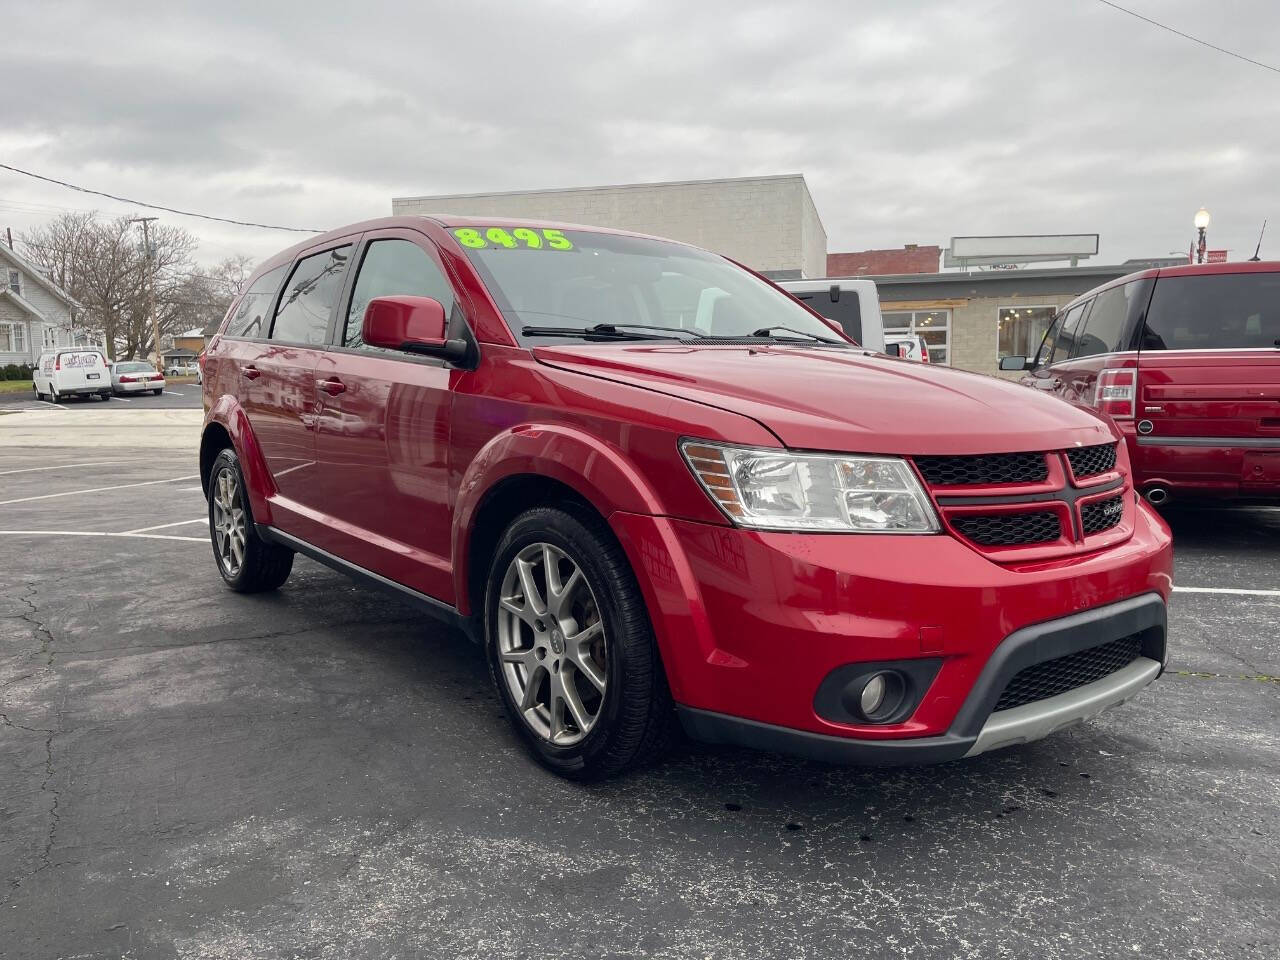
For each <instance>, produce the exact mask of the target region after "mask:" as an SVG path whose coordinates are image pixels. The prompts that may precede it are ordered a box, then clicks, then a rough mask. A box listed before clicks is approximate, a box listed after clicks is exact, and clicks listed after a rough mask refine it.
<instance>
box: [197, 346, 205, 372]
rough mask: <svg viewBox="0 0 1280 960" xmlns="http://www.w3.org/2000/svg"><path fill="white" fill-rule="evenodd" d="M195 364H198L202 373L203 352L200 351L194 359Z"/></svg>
mask: <svg viewBox="0 0 1280 960" xmlns="http://www.w3.org/2000/svg"><path fill="white" fill-rule="evenodd" d="M196 363H198V364H200V372H201V373H204V351H203V350H201V351H200V355H199V356H198V357H196Z"/></svg>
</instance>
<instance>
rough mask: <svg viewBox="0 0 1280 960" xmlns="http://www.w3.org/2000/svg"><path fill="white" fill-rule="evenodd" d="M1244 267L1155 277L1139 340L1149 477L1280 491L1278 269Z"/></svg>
mask: <svg viewBox="0 0 1280 960" xmlns="http://www.w3.org/2000/svg"><path fill="white" fill-rule="evenodd" d="M1240 266H1241V267H1243V268H1245V269H1244V270H1242V271H1240V272H1235V273H1213V274H1174V275H1161V276H1160V277H1159V278H1158V279H1157V280H1156V283H1155V290H1154V291H1153V293H1152V296H1151V304H1150V307H1149V308H1148V310H1147V317H1146V324H1145V326H1144V328H1143V331H1142V337H1141V340H1140V344H1139V351H1140V352H1139V377H1138V399H1139V404H1138V406H1139V409H1138V414H1137V415H1138V418H1139V422H1138V427H1139V434H1140V435H1139V436H1138V439H1137V442H1138V445H1139V447H1140V448H1141V451H1142V457H1143V462H1144V467H1145V473H1146V474H1147V475H1148V476H1149V477H1152V478H1156V479H1160V480H1166V481H1168V482H1170V483H1171V484H1173V485H1175V486H1180V487H1185V488H1200V489H1205V490H1217V491H1220V492H1227V493H1230V492H1233V491H1234V490H1238V491H1239V492H1241V493H1254V492H1256V493H1280V273H1278V272H1270V271H1267V272H1264V271H1257V270H1252V269H1249V267H1248V265H1245V264H1241V265H1240ZM1144 421H1145V422H1144Z"/></svg>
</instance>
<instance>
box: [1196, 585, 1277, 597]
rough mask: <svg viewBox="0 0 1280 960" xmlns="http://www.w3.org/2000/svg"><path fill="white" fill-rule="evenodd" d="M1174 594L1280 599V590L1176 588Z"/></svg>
mask: <svg viewBox="0 0 1280 960" xmlns="http://www.w3.org/2000/svg"><path fill="white" fill-rule="evenodd" d="M1173 592H1174V593H1222V594H1228V595H1231V596H1237V597H1280V590H1237V589H1235V588H1234V587H1174V588H1173Z"/></svg>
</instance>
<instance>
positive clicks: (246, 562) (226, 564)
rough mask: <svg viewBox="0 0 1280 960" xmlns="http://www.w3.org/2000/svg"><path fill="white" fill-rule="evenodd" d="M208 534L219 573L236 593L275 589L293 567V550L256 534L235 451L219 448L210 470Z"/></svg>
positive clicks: (286, 577) (285, 578) (287, 576)
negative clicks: (219, 450) (269, 541)
mask: <svg viewBox="0 0 1280 960" xmlns="http://www.w3.org/2000/svg"><path fill="white" fill-rule="evenodd" d="M209 536H210V538H211V539H212V541H213V556H214V559H215V560H216V561H217V564H218V573H220V574H222V579H223V580H225V581H226V583H227V586H229V587H230V588H231V589H232V590H235V591H236V592H237V593H261V592H263V591H266V590H275V589H276V588H277V587H279V586H280V585H281V584H282V583H284V582H285V580H287V579H289V572H290V571H291V570H292V569H293V551H292V550H290V549H289V548H288V547H282V546H280V545H279V544H275V543H268V542H267V541H266V540H263V539H262V538H261V537H260V536H258V532H257V529H256V528H255V527H254V525H253V514H252V512H251V511H250V508H249V496H248V493H247V491H246V490H245V485H244V474H243V473H241V471H240V461H239V459H238V458H237V457H236V454H235V451H234V450H232V449H230V448H227V449H225V450H222V451H221V452H220V453H219V454H218V456H217V458H216V459H215V460H214V461H213V468H212V469H211V470H210V471H209Z"/></svg>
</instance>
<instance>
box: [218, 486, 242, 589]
mask: <svg viewBox="0 0 1280 960" xmlns="http://www.w3.org/2000/svg"><path fill="white" fill-rule="evenodd" d="M210 499H211V502H212V503H213V546H214V550H215V551H216V552H217V554H218V562H219V563H221V564H222V569H223V570H225V571H226V574H227V576H229V577H235V576H236V575H237V574H238V573H239V572H240V567H241V566H242V565H243V564H244V547H245V537H246V535H247V518H246V516H245V511H244V501H243V500H242V498H241V492H240V480H239V478H238V477H237V476H236V472H235V471H234V470H233V469H231V468H230V467H224V468H223V469H221V470H219V471H218V473H217V475H216V476H215V477H214V478H213V489H212V490H211V491H210Z"/></svg>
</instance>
